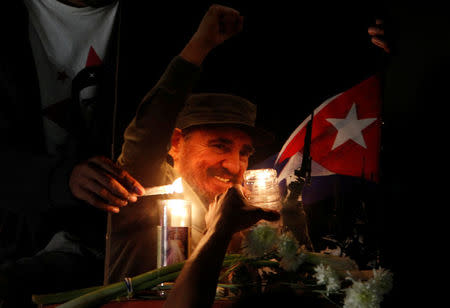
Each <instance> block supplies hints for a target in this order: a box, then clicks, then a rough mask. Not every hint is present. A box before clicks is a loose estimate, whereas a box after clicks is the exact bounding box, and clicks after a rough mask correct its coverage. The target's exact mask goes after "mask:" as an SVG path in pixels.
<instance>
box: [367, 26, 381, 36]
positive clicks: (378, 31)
mask: <svg viewBox="0 0 450 308" xmlns="http://www.w3.org/2000/svg"><path fill="white" fill-rule="evenodd" d="M367 32H368V33H369V34H370V35H384V30H383V29H380V28H377V27H369V28H368V29H367Z"/></svg>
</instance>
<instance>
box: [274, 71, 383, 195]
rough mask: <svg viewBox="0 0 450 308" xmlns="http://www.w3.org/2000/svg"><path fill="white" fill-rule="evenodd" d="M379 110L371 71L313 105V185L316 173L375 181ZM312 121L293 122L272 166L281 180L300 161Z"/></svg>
mask: <svg viewBox="0 0 450 308" xmlns="http://www.w3.org/2000/svg"><path fill="white" fill-rule="evenodd" d="M380 115H381V94H380V82H379V79H378V77H377V76H375V75H374V76H371V77H370V78H368V79H366V80H364V81H362V82H361V83H359V84H357V85H355V86H354V87H352V88H350V89H348V90H346V91H344V92H342V93H339V94H337V95H335V96H333V97H331V98H329V99H327V100H326V101H324V102H323V103H322V104H321V105H320V106H319V107H317V108H316V109H315V110H314V112H313V117H312V131H311V144H310V157H311V176H312V179H313V181H312V184H314V180H315V179H316V183H317V182H318V180H319V179H320V177H324V176H326V177H328V176H331V175H341V176H342V175H344V176H348V177H351V178H353V177H354V178H353V179H358V180H360V179H365V180H367V181H369V182H373V183H376V182H378V180H379V150H380V134H381V118H380ZM310 120H311V116H308V117H307V118H306V119H305V120H304V121H303V122H302V123H301V124H300V125H299V126H298V127H297V129H296V130H295V131H294V132H293V133H292V134H291V136H290V137H289V138H288V140H287V141H286V142H285V144H284V145H283V147H282V149H281V151H280V152H279V153H278V156H277V157H276V159H275V162H274V165H273V166H274V168H275V169H276V170H277V171H278V180H279V182H280V183H282V182H284V181H285V184H286V185H288V184H289V183H290V182H291V181H292V179H293V175H294V170H295V169H298V168H300V166H301V163H302V158H303V148H304V141H305V133H306V127H307V124H308V122H309V121H310ZM316 186H317V184H316ZM350 189H351V188H350ZM304 193H307V192H306V191H304ZM305 201H306V200H305Z"/></svg>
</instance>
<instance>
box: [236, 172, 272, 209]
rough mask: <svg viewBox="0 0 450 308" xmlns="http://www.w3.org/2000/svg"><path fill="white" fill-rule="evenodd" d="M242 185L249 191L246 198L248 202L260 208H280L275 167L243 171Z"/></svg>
mask: <svg viewBox="0 0 450 308" xmlns="http://www.w3.org/2000/svg"><path fill="white" fill-rule="evenodd" d="M244 187H245V188H247V190H248V192H249V195H248V196H247V199H248V201H249V203H250V204H252V205H254V206H259V207H262V208H268V209H275V210H278V209H280V207H281V195H280V189H279V186H278V180H277V172H276V170H275V169H271V168H266V169H255V170H247V171H245V173H244Z"/></svg>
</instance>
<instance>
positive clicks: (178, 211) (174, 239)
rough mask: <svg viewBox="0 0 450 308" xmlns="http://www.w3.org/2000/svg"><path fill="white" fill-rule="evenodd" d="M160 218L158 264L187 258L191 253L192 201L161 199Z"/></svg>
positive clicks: (165, 264) (164, 264)
mask: <svg viewBox="0 0 450 308" xmlns="http://www.w3.org/2000/svg"><path fill="white" fill-rule="evenodd" d="M159 218H160V223H159V226H158V247H157V249H158V262H157V266H158V267H161V266H167V265H169V264H173V263H177V262H181V261H184V260H186V259H187V258H188V257H189V253H190V240H191V203H190V202H189V201H186V200H182V199H166V200H161V201H160V203H159Z"/></svg>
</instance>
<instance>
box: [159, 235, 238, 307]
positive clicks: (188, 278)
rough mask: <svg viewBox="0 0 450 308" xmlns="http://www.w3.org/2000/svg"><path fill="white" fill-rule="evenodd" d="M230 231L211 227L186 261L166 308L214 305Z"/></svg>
mask: <svg viewBox="0 0 450 308" xmlns="http://www.w3.org/2000/svg"><path fill="white" fill-rule="evenodd" d="M230 239H231V234H228V233H224V232H215V231H213V230H211V229H210V230H209V231H208V232H207V234H206V235H205V236H204V237H203V238H202V240H201V242H200V243H199V245H198V247H197V249H196V250H195V251H194V253H193V254H192V256H191V257H190V258H189V260H188V261H187V262H186V264H185V265H184V267H183V270H182V272H181V274H180V276H179V277H178V278H177V281H176V284H175V288H174V289H173V290H172V291H171V294H170V296H169V298H168V299H167V301H166V303H165V305H164V307H165V308H175V307H177V308H190V307H211V306H212V304H213V302H214V297H215V294H216V286H217V280H218V277H219V274H220V270H221V268H222V262H223V259H224V256H225V253H226V249H227V246H228V243H229V241H230Z"/></svg>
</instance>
